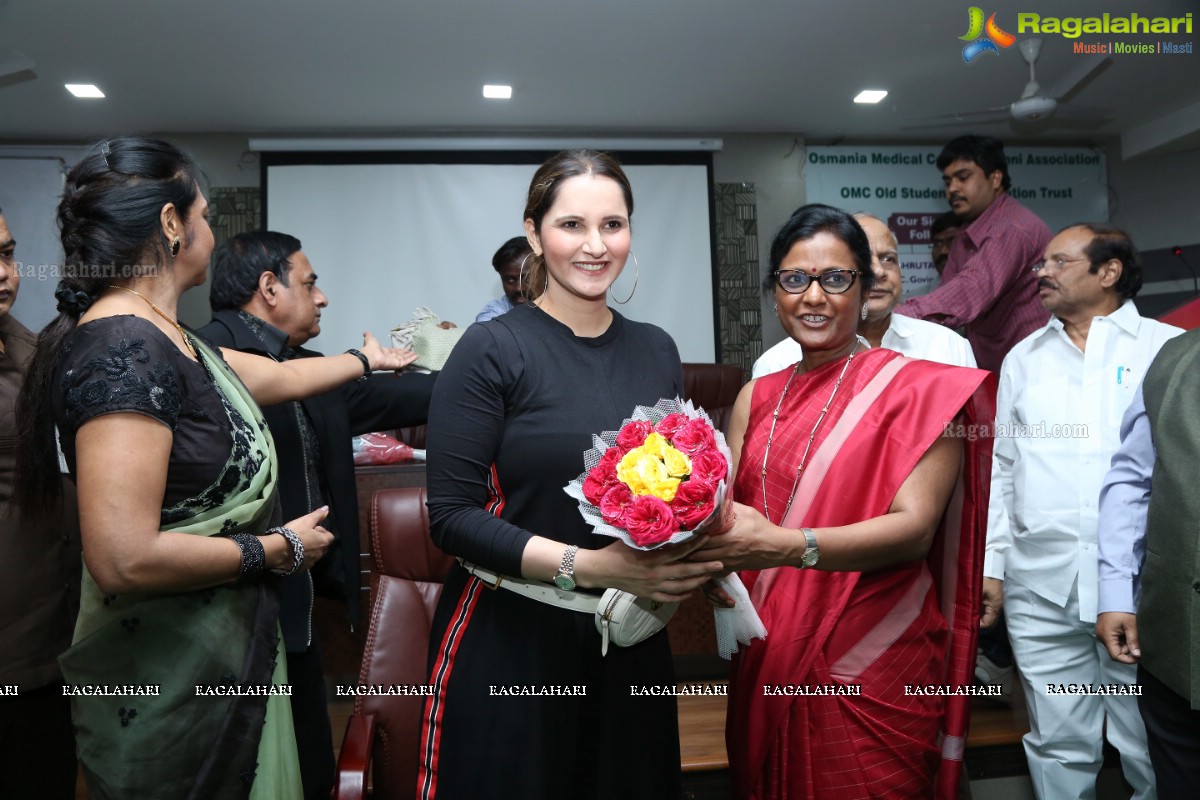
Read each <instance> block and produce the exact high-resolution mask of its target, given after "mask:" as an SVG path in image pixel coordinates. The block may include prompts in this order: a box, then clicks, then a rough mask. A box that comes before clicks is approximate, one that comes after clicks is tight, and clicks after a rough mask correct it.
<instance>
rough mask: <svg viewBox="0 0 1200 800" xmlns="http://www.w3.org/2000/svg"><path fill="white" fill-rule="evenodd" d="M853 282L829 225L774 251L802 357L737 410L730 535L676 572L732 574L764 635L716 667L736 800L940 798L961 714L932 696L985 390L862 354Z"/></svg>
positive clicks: (953, 768)
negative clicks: (727, 675) (728, 668)
mask: <svg viewBox="0 0 1200 800" xmlns="http://www.w3.org/2000/svg"><path fill="white" fill-rule="evenodd" d="M870 265H871V254H870V248H869V245H868V241H867V238H866V235H865V234H864V233H863V231H862V229H861V228H860V227H859V226H858V224H857V223H856V222H855V221H854V220H853V219H852V218H851V217H850V216H849V215H848V214H846V213H845V212H842V211H840V210H838V209H833V208H830V207H828V206H816V205H813V206H805V207H803V208H801V209H799V210H798V211H797V212H796V213H795V214H794V215H793V216H792V218H791V219H790V220H789V221H788V222H787V223H786V224H785V225H784V227H783V229H782V230H781V231H780V232H779V234H778V235H777V236H776V238H775V241H774V243H773V244H772V248H771V272H770V274H769V276H768V280H769V281H770V283H771V285H772V286H773V287H774V293H775V299H776V302H777V307H778V313H779V317H780V321H781V323H782V324H783V326H784V328H785V330H787V331H788V333H789V335H791V336H792V338H794V339H796V340H797V341H798V342H799V343H800V344H801V345H802V347H803V351H804V357H803V359H802V360H801V361H800V362H798V363H797V364H795V365H794V366H793V367H792V368H790V369H787V370H783V371H781V372H777V373H774V374H772V375H768V376H766V377H763V378H760V379H759V380H757V381H753V382H751V383H750V384H748V385H747V386H746V387H745V389H743V391H742V393H741V395H740V396H739V398H738V401H737V405H736V406H735V408H734V418H733V422H732V425H731V430H730V437H729V439H730V446H731V448H732V450H733V454H734V459H735V461H736V462H737V473H736V479H735V483H734V498H735V500H736V501H737V502H735V503H734V511H735V514H736V520H735V522H734V525H733V528H732V529H731V530H730V531H729V532H728V533H726V534H724V535H722V536H718V537H714V538H713V539H712V541H710V542H709V544H708V545H707V546H706V547H705V549H703V550H700V551H697V553H696V554H695V557H696V558H703V559H707V560H719V561H721V562H723V563H724V564H725V565H726V567H727V568H732V569H737V570H739V571H740V572H741V577H742V580H743V582H744V583H745V584H746V586H747V589H748V590H749V593H750V597H751V599H752V601H753V602H754V604H755V608H756V609H757V610H758V613H759V615H760V617H761V618H762V620H763V623H764V624H765V626H766V629H767V638H766V640H756V641H754V642H753V644H751V646H750V647H748V648H746V649H744V650H743V651H742V652H741V653H739V654H738V655H737V656H736V658H735V660H734V666H733V678H732V682H731V686H730V693H729V713H728V723H727V728H726V741H727V745H728V751H729V759H730V767H731V769H732V772H733V781H734V787H735V795H736V796H737V797H738V798H755V800H763V799H765V798H802V797H803V798H827V797H837V798H839V800H849V799H851V798H868V797H933V796H936V797H939V798H942V797H945V798H951V797H954V796H956V794H957V788H958V779H959V769H960V767H961V761H962V752H963V746H964V739H965V735H966V723H967V715H968V711H969V701H970V697H968V696H964V695H949V696H948V695H947V693H948V692H953V691H954V690H955V688H956V687H959V686H969V685H970V684H971V682H972V680H971V679H972V674H973V665H974V661H975V635H976V632H977V626H978V621H979V598H980V583H981V565H982V561H981V554H982V550H983V540H984V533H985V530H986V514H987V496H986V491H987V485H988V478H989V473H990V459H991V452H990V451H991V447H990V440H988V439H987V438H985V437H977V436H975V435H974V434H975V433H976V432H977V431H981V430H984V428H981V427H969V426H973V425H974V426H978V425H979V424H980V423H984V424H986V423H990V422H991V419H992V413H991V406H992V404H993V397H994V388H993V383H994V382H993V381H992V380H991V379H990V378H989V376H988V373H986V372H983V371H981V370H968V369H961V368H958V367H949V366H944V365H940V364H934V363H931V362H927V361H916V360H912V359H908V358H905V357H903V356H901V355H899V354H898V353H895V352H892V351H889V350H882V349H875V350H870V349H867V348H866V347H865V346H864V345H862V344H861V343H860V342H859V341H858V339H857V337H856V333H855V332H856V329H857V324H858V321H859V320H860V319H861V311H862V310H863V306H864V303H865V302H866V298H867V296H868V293H869V290H870V286H871V277H872V276H871V271H870V269H871V266H870ZM947 432H957V433H958V434H959V435H958V436H954V435H946V434H947ZM968 433H969V434H970V435H966V436H964V435H962V434H968ZM716 594H718V593H717V592H710V596H714V595H716ZM714 602H724V603H725V604H728V598H725V597H714ZM817 692H826V694H816V693H817Z"/></svg>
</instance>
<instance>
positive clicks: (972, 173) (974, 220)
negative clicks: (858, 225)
mask: <svg viewBox="0 0 1200 800" xmlns="http://www.w3.org/2000/svg"><path fill="white" fill-rule="evenodd" d="M937 168H938V169H939V170H941V172H942V182H943V183H944V184H945V185H946V198H947V199H948V200H949V201H950V207H951V208H952V209H953V210H954V213H955V214H956V215H957V216H958V217H959V219H961V220H962V223H963V225H964V226H965V227H963V229H962V231H961V232H960V233H959V235H958V236H957V237H956V238H955V239H954V243H953V244H952V245H951V246H950V255H949V258H948V259H947V261H946V266H945V269H943V270H942V282H941V284H940V285H939V286H938V287H937V288H936V289H934V290H933V291H932V292H930V293H929V294H926V295H923V296H921V297H914V298H912V299H911V300H908V301H906V302H904V303H902V304H901V305H900V306H899V307H897V308H896V313H897V314H903V315H905V316H909V317H916V318H917V319H924V320H928V321H930V322H936V323H938V324H940V325H945V326H947V327H949V328H964V329H966V334H967V340H968V341H970V342H971V347H972V348H974V350H975V360H976V361H978V362H979V366H980V367H982V368H983V369H990V370H991V371H992V372H999V371H1000V363H1001V362H1002V361H1003V360H1004V356H1005V355H1006V354H1007V353H1008V351H1009V350H1010V349H1012V346H1013V345H1015V344H1016V343H1017V342H1019V341H1021V340H1022V339H1024V338H1025V337H1026V336H1028V335H1029V334H1030V333H1032V332H1033V331H1035V330H1037V329H1038V328H1040V327H1041V326H1042V325H1044V324H1045V323H1046V310H1045V309H1044V308H1043V307H1042V305H1041V304H1040V303H1039V302H1038V290H1037V279H1036V278H1035V277H1034V276H1033V275H1031V274H1030V272H1029V268H1030V267H1032V266H1033V264H1034V263H1035V262H1036V261H1038V260H1039V259H1041V257H1042V253H1043V252H1044V251H1045V249H1046V245H1047V244H1048V243H1049V241H1050V236H1051V235H1050V229H1049V228H1048V227H1046V223H1044V222H1042V220H1041V219H1039V218H1038V216H1037V215H1036V214H1034V213H1033V212H1032V211H1030V210H1029V209H1027V208H1025V207H1024V206H1023V205H1021V204H1020V203H1018V202H1017V201H1016V200H1014V199H1013V198H1012V197H1011V196H1009V194H1008V189H1009V187H1010V186H1011V185H1012V179H1011V178H1009V176H1008V161H1007V160H1006V159H1005V157H1004V144H1003V143H1002V142H1000V141H999V140H998V139H993V138H991V137H990V136H960V137H958V138H957V139H954V140H953V141H951V142H950V143H949V144H947V145H946V146H945V147H944V148H943V149H942V152H941V153H940V154H939V155H938V158H937Z"/></svg>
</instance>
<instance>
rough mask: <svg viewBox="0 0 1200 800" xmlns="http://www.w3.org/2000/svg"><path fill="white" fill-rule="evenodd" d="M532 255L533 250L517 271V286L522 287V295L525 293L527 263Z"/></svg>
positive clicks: (523, 259)
mask: <svg viewBox="0 0 1200 800" xmlns="http://www.w3.org/2000/svg"><path fill="white" fill-rule="evenodd" d="M531 255H533V251H532V250H530V251H529V252H528V253H526V254H525V257H524V258H522V259H521V268H520V269H519V270H517V285H518V286H520V287H521V294H524V293H525V262H527V261H528V260H529V257H530V256H531ZM529 299H530V300H533V298H532V297H530V298H529Z"/></svg>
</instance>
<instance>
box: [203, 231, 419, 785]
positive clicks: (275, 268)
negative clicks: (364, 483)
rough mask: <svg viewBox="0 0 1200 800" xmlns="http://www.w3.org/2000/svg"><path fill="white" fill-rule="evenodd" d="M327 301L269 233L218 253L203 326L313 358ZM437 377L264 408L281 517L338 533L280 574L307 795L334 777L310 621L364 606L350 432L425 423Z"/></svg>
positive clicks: (244, 237)
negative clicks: (316, 558) (298, 568)
mask: <svg viewBox="0 0 1200 800" xmlns="http://www.w3.org/2000/svg"><path fill="white" fill-rule="evenodd" d="M328 303H329V300H328V298H327V297H326V296H325V293H324V292H322V291H321V290H320V289H319V288H317V275H316V273H315V272H314V271H313V268H312V264H310V263H309V260H308V258H307V257H306V256H305V255H304V253H303V252H301V250H300V241H299V240H298V239H296V238H295V237H293V236H288V235H287V234H283V233H273V232H269V231H259V232H255V233H243V234H239V235H238V236H235V237H233V238H232V239H230V240H229V241H227V242H225V243H224V244H222V245H221V246H220V247H219V248H217V250H216V252H215V254H214V258H213V274H212V288H211V290H210V294H209V305H210V306H211V307H212V310H213V319H212V322H210V323H208V324H207V325H205V326H204V327H203V328H201V329H200V331H199V333H200V335H201V336H203V337H205V338H206V339H207V340H208V341H210V342H212V343H213V344H215V345H218V346H220V347H228V348H232V349H235V350H241V351H243V352H248V353H255V354H257V355H261V356H265V357H267V358H272V359H275V360H277V361H285V360H289V359H292V358H312V357H315V356H320V355H321V353H317V352H314V351H311V350H306V349H304V348H303V347H302V345H303V344H304V343H305V342H307V341H308V340H309V339H311V338H313V337H314V336H316V335H317V334H318V333H320V332H321V325H320V322H321V310H322V309H323V308H325V306H326V305H328ZM413 358H414V359H415V358H416V356H415V355H414V356H413ZM433 382H434V375H404V376H396V375H393V374H390V373H386V374H379V375H371V376H367V377H364V378H363V379H360V380H357V381H351V382H350V383H347V384H345V385H343V386H342V387H340V388H338V389H335V390H333V391H331V392H327V393H325V394H322V395H317V396H316V397H312V398H309V399H308V400H303V401H299V402H290V403H282V404H280V405H275V406H268V407H266V408H264V409H263V414H264V416H265V417H266V419H267V424H268V425H269V426H270V428H271V434H272V435H273V437H274V439H275V447H276V450H277V451H278V455H279V495H280V500H281V501H282V503H283V518H284V519H292V518H293V517H298V516H301V515H303V514H307V513H309V512H310V511H312V510H313V509H315V508H318V507H320V506H322V505H328V506H329V516H328V517H327V518H326V520H325V523H324V524H325V527H326V528H328V529H329V530H330V531H332V532H333V533H334V535H335V536H336V537H337V538H336V540H335V543H334V548H333V549H332V550H331V551H330V553H329V554H328V555H327V556H326V557H325V558H324V559H323V560H322V561H320V562H319V563H318V564H317V566H316V567H315V568H314V569H313V570H312V572H311V574H310V573H309V572H303V573H300V574H297V575H294V576H291V577H289V578H285V579H283V597H282V602H281V606H280V622H281V625H282V627H283V636H284V641H285V643H286V646H287V654H288V679H289V682H290V683H291V685H292V715H293V717H294V719H295V728H296V743H297V749H298V751H299V755H300V768H301V776H302V778H303V781H304V794H305V797H306V798H328V797H329V794H330V790H331V789H332V787H333V780H334V762H333V738H332V732H331V730H330V723H329V713H328V708H327V706H326V697H325V686H324V678H323V674H322V668H321V656H320V650H319V647H318V643H317V640H316V637H315V632H314V631H313V627H312V604H313V596H314V593H315V592H321V594H322V595H325V594H332V595H333V596H335V597H340V598H341V599H343V600H344V601H345V603H346V611H347V617H348V620H349V623H350V625H351V626H353V625H354V624H355V622H356V621H357V619H358V611H359V603H358V595H359V556H358V533H359V531H358V499H357V495H356V492H355V482H354V455H353V452H352V448H351V437H353V436H355V435H358V434H361V433H368V432H371V431H379V430H386V429H391V428H401V427H407V426H410V425H420V424H424V422H425V420H426V417H427V415H428V411H429V398H430V394H431V393H432V390H433Z"/></svg>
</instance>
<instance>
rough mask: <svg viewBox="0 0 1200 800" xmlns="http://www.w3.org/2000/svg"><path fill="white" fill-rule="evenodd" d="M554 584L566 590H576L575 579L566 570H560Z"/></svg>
mask: <svg viewBox="0 0 1200 800" xmlns="http://www.w3.org/2000/svg"><path fill="white" fill-rule="evenodd" d="M554 585H555V586H557V587H558V588H560V589H562V590H563V591H564V592H572V591H574V590H575V579H574V578H572V577H571V576H570V575H567V574H566V573H565V572H560V573H558V574H557V575H555V576H554Z"/></svg>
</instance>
